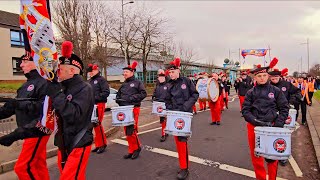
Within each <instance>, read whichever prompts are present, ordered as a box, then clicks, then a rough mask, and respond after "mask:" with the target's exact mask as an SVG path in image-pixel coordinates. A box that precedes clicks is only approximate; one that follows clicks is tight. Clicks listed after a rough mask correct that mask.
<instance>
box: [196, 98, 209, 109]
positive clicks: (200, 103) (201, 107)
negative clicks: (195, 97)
mask: <svg viewBox="0 0 320 180" xmlns="http://www.w3.org/2000/svg"><path fill="white" fill-rule="evenodd" d="M198 102H199V106H200V111H203V110H204V109H205V108H206V105H207V104H206V101H202V100H200V99H199V101H198Z"/></svg>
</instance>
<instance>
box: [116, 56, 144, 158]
mask: <svg viewBox="0 0 320 180" xmlns="http://www.w3.org/2000/svg"><path fill="white" fill-rule="evenodd" d="M137 65H138V63H137V62H136V61H134V62H132V65H129V66H127V67H124V68H122V69H123V76H124V78H125V81H124V83H123V84H122V85H121V87H120V89H119V91H118V93H117V97H116V98H117V100H116V102H117V103H118V104H119V106H128V105H134V108H133V115H134V125H129V126H125V127H124V132H125V134H126V136H127V141H128V144H129V147H128V154H126V155H124V156H123V158H124V159H129V158H131V159H136V158H138V157H139V154H140V151H141V147H140V141H139V138H138V135H137V132H138V120H139V114H140V106H141V101H142V100H143V99H144V98H146V97H147V92H146V90H145V88H144V85H143V83H142V82H141V81H140V80H138V79H136V78H135V77H134V72H135V71H136V67H137Z"/></svg>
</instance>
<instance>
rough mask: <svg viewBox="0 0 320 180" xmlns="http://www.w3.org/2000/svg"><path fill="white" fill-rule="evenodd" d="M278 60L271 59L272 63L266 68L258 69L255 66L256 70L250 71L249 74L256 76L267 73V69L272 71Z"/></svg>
mask: <svg viewBox="0 0 320 180" xmlns="http://www.w3.org/2000/svg"><path fill="white" fill-rule="evenodd" d="M278 61H279V60H278V59H277V58H273V59H272V61H271V62H270V64H269V66H266V67H261V66H260V68H259V67H258V66H257V67H256V69H254V70H252V71H251V72H250V73H252V74H254V75H257V74H259V73H268V70H269V69H272V68H273V67H274V66H276V65H277V63H278Z"/></svg>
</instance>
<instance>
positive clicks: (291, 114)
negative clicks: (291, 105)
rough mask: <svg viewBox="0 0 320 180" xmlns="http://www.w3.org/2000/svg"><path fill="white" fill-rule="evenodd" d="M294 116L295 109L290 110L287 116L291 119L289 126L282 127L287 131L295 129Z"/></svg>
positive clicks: (295, 113)
mask: <svg viewBox="0 0 320 180" xmlns="http://www.w3.org/2000/svg"><path fill="white" fill-rule="evenodd" d="M296 115H297V110H296V109H290V110H289V116H288V119H291V122H290V124H285V125H284V127H285V128H288V129H294V128H295V127H296Z"/></svg>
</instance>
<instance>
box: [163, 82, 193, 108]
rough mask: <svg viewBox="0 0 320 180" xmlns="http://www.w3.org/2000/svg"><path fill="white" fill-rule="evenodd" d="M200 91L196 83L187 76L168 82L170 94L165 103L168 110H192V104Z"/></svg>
mask: <svg viewBox="0 0 320 180" xmlns="http://www.w3.org/2000/svg"><path fill="white" fill-rule="evenodd" d="M198 97H199V93H198V92H197V90H196V87H195V85H194V83H193V82H192V81H191V80H190V79H188V78H185V77H179V78H177V79H176V80H170V81H169V82H168V95H167V96H166V99H165V103H166V108H167V109H168V110H173V111H184V112H192V106H193V105H194V104H195V103H196V101H197V100H198Z"/></svg>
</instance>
